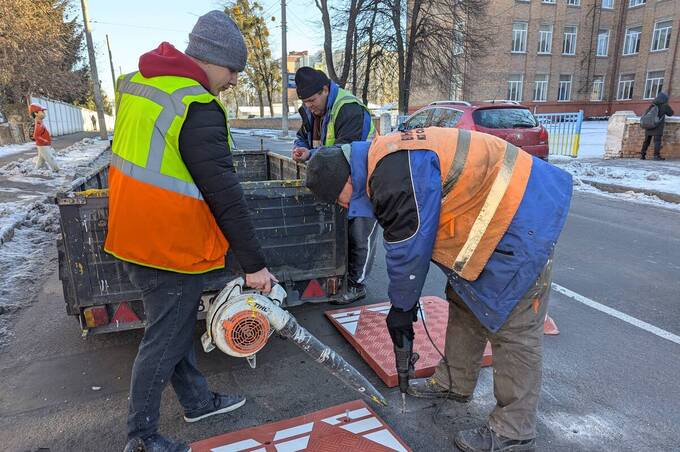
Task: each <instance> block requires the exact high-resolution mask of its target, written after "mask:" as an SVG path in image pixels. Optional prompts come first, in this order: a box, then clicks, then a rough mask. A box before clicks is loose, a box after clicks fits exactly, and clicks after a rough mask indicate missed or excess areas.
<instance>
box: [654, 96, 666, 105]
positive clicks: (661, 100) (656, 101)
mask: <svg viewBox="0 0 680 452" xmlns="http://www.w3.org/2000/svg"><path fill="white" fill-rule="evenodd" d="M667 102H668V94H666V93H659V94H657V95H656V97H655V98H654V104H656V105H663V104H665V103H667Z"/></svg>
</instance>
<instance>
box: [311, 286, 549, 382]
mask: <svg viewBox="0 0 680 452" xmlns="http://www.w3.org/2000/svg"><path fill="white" fill-rule="evenodd" d="M420 305H421V307H422V308H423V310H424V311H425V321H426V323H427V328H428V331H429V332H430V336H431V337H432V340H433V341H434V343H435V344H436V345H437V348H438V349H439V351H441V352H442V353H443V352H444V340H445V337H446V325H447V323H448V316H449V304H448V302H447V301H445V300H443V299H441V298H439V297H422V298H421V299H420ZM389 309H390V303H389V302H385V303H378V304H372V305H367V306H360V307H355V308H344V309H337V310H331V311H326V312H325V314H326V317H328V319H329V320H330V321H331V322H332V323H333V325H335V327H336V328H337V329H338V330H339V331H340V333H342V335H343V336H344V337H345V339H347V341H349V343H350V344H352V347H354V349H355V350H356V351H357V352H358V353H359V355H361V357H362V358H363V359H364V360H365V361H366V362H367V363H368V365H369V366H371V368H372V369H373V371H374V372H375V373H376V374H378V376H379V377H380V379H381V380H382V381H383V382H384V383H385V384H386V385H387V386H388V387H394V386H397V384H398V383H397V369H396V367H395V364H394V352H393V349H392V340H391V339H390V335H389V333H388V332H387V325H386V324H385V317H386V316H387V313H388V312H389ZM549 327H550V331H548V330H549ZM414 329H415V333H416V338H415V344H414V346H413V349H414V350H415V351H416V352H418V354H419V355H420V359H419V360H418V362H417V363H416V377H418V378H424V377H429V376H431V375H432V374H433V373H434V370H435V367H436V366H437V364H439V361H440V360H441V355H440V354H439V353H438V352H437V350H435V348H434V347H433V346H432V343H431V342H430V340H429V339H428V337H427V335H426V333H425V328H424V327H423V322H422V321H418V322H416V323H414ZM545 333H546V334H559V330H557V326H556V325H555V323H554V321H553V320H552V319H551V318H550V317H546V321H545ZM491 362H492V359H491V345H490V344H489V343H487V344H486V349H485V350H484V358H483V360H482V366H490V365H491Z"/></svg>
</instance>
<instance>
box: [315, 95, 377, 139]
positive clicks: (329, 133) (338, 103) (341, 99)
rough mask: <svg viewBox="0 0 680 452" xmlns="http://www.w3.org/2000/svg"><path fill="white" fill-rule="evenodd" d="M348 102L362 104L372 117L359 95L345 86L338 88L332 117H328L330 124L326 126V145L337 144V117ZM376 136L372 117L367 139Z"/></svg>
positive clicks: (332, 108)
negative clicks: (355, 94) (344, 87)
mask: <svg viewBox="0 0 680 452" xmlns="http://www.w3.org/2000/svg"><path fill="white" fill-rule="evenodd" d="M347 104H359V105H361V107H362V108H363V109H364V112H366V113H368V114H369V117H370V115H371V114H370V112H369V111H368V108H366V106H365V105H364V104H363V103H362V102H361V101H360V100H359V98H358V97H356V96H354V95H353V94H352V93H350V92H349V91H347V90H345V89H343V88H338V94H337V95H336V96H335V101H334V102H333V107H331V113H330V118H329V119H328V125H327V126H326V137H325V138H324V142H323V144H324V146H333V145H334V144H335V119H336V118H337V117H338V113H340V109H341V108H342V107H344V106H345V105H347ZM362 124H363V120H362ZM374 136H375V126H374V125H373V120H372V119H371V127H370V129H369V131H368V135H367V137H366V140H371V139H372V138H373V137H374ZM362 138H363V137H362ZM366 140H364V141H366Z"/></svg>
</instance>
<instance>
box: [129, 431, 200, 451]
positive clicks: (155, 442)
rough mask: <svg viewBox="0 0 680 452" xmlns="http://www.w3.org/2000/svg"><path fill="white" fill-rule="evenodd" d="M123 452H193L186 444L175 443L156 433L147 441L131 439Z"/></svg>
mask: <svg viewBox="0 0 680 452" xmlns="http://www.w3.org/2000/svg"><path fill="white" fill-rule="evenodd" d="M123 452H191V448H190V447H189V446H187V445H186V444H184V443H181V442H178V441H173V440H171V439H168V438H166V437H164V436H161V435H159V434H158V433H156V434H154V435H151V436H149V437H148V438H146V439H141V438H133V439H131V440H130V441H128V443H127V444H126V445H125V449H123Z"/></svg>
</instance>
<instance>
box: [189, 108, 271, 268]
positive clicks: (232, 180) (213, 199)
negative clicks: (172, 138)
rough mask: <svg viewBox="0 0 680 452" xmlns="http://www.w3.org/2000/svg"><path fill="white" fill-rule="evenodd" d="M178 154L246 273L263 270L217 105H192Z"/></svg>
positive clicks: (222, 114)
mask: <svg viewBox="0 0 680 452" xmlns="http://www.w3.org/2000/svg"><path fill="white" fill-rule="evenodd" d="M179 152H180V154H181V155H182V160H183V161H184V164H185V165H186V167H187V169H188V170H189V174H191V177H192V178H193V179H194V183H195V184H196V185H197V186H198V188H199V190H201V193H202V194H203V198H204V199H205V201H206V202H207V203H208V206H209V207H210V211H211V212H212V214H213V216H214V217H215V220H216V221H217V224H218V225H219V227H220V229H221V230H222V233H223V234H224V236H225V237H226V238H227V240H228V241H229V249H230V250H232V251H233V252H234V255H235V256H236V259H237V260H238V262H239V264H240V265H241V267H242V268H243V271H244V272H246V273H255V272H257V271H259V270H262V269H263V268H264V267H266V266H267V264H266V261H265V258H264V255H263V253H262V249H261V248H260V243H259V242H258V240H257V237H255V228H254V227H253V223H252V221H251V219H250V212H249V210H248V205H247V204H246V200H245V197H244V196H243V190H242V189H241V184H240V183H239V181H238V178H237V177H236V172H235V170H234V164H233V161H232V157H231V149H229V142H228V139H227V128H226V127H225V117H224V112H223V111H222V109H221V108H220V107H219V105H217V103H215V102H211V103H209V104H201V103H198V102H195V103H193V104H191V106H190V107H189V112H188V114H187V118H186V120H185V122H184V125H183V126H182V130H181V132H180V135H179Z"/></svg>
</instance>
